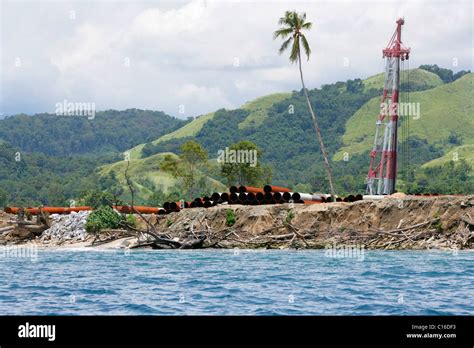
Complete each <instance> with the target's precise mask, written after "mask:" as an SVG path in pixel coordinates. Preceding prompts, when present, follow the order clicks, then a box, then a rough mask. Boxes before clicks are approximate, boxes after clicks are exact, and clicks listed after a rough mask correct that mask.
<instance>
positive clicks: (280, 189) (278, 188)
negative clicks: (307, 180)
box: [263, 185, 291, 192]
mask: <svg viewBox="0 0 474 348" xmlns="http://www.w3.org/2000/svg"><path fill="white" fill-rule="evenodd" d="M263 191H265V192H291V189H289V188H287V187H282V186H271V185H265V186H264V187H263Z"/></svg>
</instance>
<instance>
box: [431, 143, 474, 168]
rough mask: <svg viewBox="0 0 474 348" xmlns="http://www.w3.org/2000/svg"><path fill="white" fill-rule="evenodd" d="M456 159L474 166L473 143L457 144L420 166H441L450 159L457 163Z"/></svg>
mask: <svg viewBox="0 0 474 348" xmlns="http://www.w3.org/2000/svg"><path fill="white" fill-rule="evenodd" d="M458 160H459V161H460V160H465V161H466V162H467V163H468V164H469V165H471V166H472V167H474V144H469V145H461V146H457V147H455V148H453V149H452V150H450V151H449V152H447V153H446V154H445V155H444V156H442V157H439V158H436V159H434V160H432V161H429V162H427V163H425V164H424V165H423V166H422V167H423V168H430V167H436V166H442V165H445V164H446V163H448V162H450V161H453V162H454V163H458Z"/></svg>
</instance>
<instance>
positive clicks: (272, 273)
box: [0, 250, 474, 315]
mask: <svg viewBox="0 0 474 348" xmlns="http://www.w3.org/2000/svg"><path fill="white" fill-rule="evenodd" d="M473 298H474V252H472V251H459V252H458V253H452V252H442V251H365V253H364V257H363V260H362V259H361V258H359V259H358V258H350V257H346V258H331V257H328V256H327V254H326V253H325V251H324V250H320V251H251V250H248V251H247V250H239V251H236V250H203V251H196V250H190V251H184V250H183V251H152V250H149V251H143V250H142V251H129V252H124V251H72V250H68V251H38V254H37V258H33V259H27V258H19V257H18V258H16V257H0V314H2V315H61V314H62V315H95V314H97V315H112V314H115V315H125V314H127V315H448V314H457V315H459V314H461V315H465V314H470V315H472V314H474V300H473Z"/></svg>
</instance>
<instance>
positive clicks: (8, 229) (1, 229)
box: [0, 226, 15, 233]
mask: <svg viewBox="0 0 474 348" xmlns="http://www.w3.org/2000/svg"><path fill="white" fill-rule="evenodd" d="M14 229H15V226H7V227H1V228H0V233H5V232H10V231H13V230H14Z"/></svg>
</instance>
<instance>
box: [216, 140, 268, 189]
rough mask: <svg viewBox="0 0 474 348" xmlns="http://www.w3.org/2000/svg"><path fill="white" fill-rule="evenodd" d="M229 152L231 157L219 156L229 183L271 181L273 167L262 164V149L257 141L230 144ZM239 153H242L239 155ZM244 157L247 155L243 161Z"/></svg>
mask: <svg viewBox="0 0 474 348" xmlns="http://www.w3.org/2000/svg"><path fill="white" fill-rule="evenodd" d="M239 151H240V152H239ZM229 153H230V154H231V155H230V156H229V157H230V158H222V159H221V158H218V161H219V162H221V174H222V175H223V176H224V177H225V178H226V179H227V183H228V184H229V185H234V184H240V185H252V186H260V185H262V184H264V183H267V182H271V176H272V170H271V167H269V166H264V165H261V164H260V161H259V159H260V158H261V154H262V151H261V150H260V149H259V148H258V147H257V145H256V144H255V143H253V142H251V141H248V140H243V141H240V142H238V143H235V144H232V145H230V146H229ZM238 153H240V155H237V154H238ZM223 154H224V153H223ZM238 156H239V157H240V158H238ZM234 157H235V158H234ZM242 157H246V158H244V159H246V160H244V161H242ZM237 159H239V160H237Z"/></svg>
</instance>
